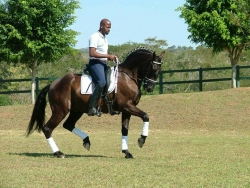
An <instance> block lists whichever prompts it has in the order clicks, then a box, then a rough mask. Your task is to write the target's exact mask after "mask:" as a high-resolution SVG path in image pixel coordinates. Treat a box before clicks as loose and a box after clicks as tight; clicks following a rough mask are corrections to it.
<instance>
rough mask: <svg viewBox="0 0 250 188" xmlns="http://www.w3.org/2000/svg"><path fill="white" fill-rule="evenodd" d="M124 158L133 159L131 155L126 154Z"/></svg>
mask: <svg viewBox="0 0 250 188" xmlns="http://www.w3.org/2000/svg"><path fill="white" fill-rule="evenodd" d="M125 158H126V159H133V158H134V157H133V155H132V154H131V153H126V155H125Z"/></svg>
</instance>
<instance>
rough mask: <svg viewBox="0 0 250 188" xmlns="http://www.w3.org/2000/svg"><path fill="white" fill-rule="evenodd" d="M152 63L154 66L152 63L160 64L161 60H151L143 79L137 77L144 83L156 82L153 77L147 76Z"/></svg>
mask: <svg viewBox="0 0 250 188" xmlns="http://www.w3.org/2000/svg"><path fill="white" fill-rule="evenodd" d="M152 64H153V66H154V64H155V65H161V64H162V62H157V61H151V62H150V63H149V65H148V70H147V73H146V76H145V77H144V78H143V79H140V78H137V79H140V80H141V81H143V82H144V83H145V82H150V83H153V84H156V83H157V81H156V80H153V79H150V78H148V73H149V69H150V66H151V65H152Z"/></svg>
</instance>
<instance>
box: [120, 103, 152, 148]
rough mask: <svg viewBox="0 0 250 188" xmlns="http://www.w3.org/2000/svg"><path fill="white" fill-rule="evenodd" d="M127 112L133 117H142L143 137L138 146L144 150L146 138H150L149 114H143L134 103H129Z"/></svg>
mask: <svg viewBox="0 0 250 188" xmlns="http://www.w3.org/2000/svg"><path fill="white" fill-rule="evenodd" d="M125 110H126V111H127V112H128V113H129V114H131V115H134V116H138V117H140V118H141V119H142V121H143V124H142V133H141V137H140V138H139V139H138V145H139V147H140V148H142V147H143V145H144V143H145V141H146V138H147V136H148V132H149V117H148V114H147V113H146V112H143V111H142V110H140V109H139V108H137V107H136V106H135V105H134V104H132V103H128V104H127V107H126V108H125Z"/></svg>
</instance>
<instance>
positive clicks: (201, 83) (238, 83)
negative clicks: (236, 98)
mask: <svg viewBox="0 0 250 188" xmlns="http://www.w3.org/2000/svg"><path fill="white" fill-rule="evenodd" d="M249 68H250V66H239V65H238V66H236V83H237V84H236V85H237V87H240V80H250V77H243V76H240V70H242V69H249ZM231 69H232V67H219V68H199V69H185V70H168V71H161V73H160V75H159V82H158V83H157V85H159V94H162V93H163V86H164V85H165V84H168V85H171V84H184V83H198V84H199V91H202V90H203V83H205V82H220V81H231V80H232V78H231V77H228V78H215V79H203V73H204V72H206V71H213V70H231ZM178 72H179V73H180V72H183V73H184V72H198V77H197V79H195V80H182V81H169V82H165V81H163V78H164V74H173V73H178Z"/></svg>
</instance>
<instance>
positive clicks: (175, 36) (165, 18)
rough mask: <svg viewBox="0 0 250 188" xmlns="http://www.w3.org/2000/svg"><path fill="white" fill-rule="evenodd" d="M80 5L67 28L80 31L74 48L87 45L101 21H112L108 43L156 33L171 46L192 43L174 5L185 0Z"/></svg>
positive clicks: (84, 0)
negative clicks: (105, 19)
mask: <svg viewBox="0 0 250 188" xmlns="http://www.w3.org/2000/svg"><path fill="white" fill-rule="evenodd" d="M79 2H80V6H81V9H77V10H76V12H75V16H76V17H77V18H76V22H75V23H74V24H73V25H71V27H70V29H73V30H75V31H78V32H81V34H80V35H78V36H77V37H76V40H77V41H78V42H77V44H76V46H75V48H76V49H81V48H86V47H88V40H89V37H90V35H91V34H92V33H94V32H96V31H97V30H98V29H99V24H100V21H101V20H102V19H103V18H107V19H109V20H110V21H111V31H110V33H109V35H107V39H108V43H109V45H120V44H124V43H127V42H136V43H143V42H144V40H145V39H147V38H149V37H150V38H152V37H156V39H158V40H166V41H167V44H168V47H170V46H173V45H175V46H186V47H189V46H192V47H196V46H198V45H197V44H194V43H191V41H190V40H189V39H188V35H190V33H189V32H188V31H187V24H185V21H184V19H183V18H180V12H179V11H178V12H177V11H175V9H176V8H178V7H180V6H182V5H183V4H184V3H185V2H186V1H185V0H105V1H104V0H102V1H101V0H79Z"/></svg>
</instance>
